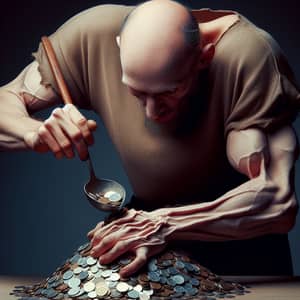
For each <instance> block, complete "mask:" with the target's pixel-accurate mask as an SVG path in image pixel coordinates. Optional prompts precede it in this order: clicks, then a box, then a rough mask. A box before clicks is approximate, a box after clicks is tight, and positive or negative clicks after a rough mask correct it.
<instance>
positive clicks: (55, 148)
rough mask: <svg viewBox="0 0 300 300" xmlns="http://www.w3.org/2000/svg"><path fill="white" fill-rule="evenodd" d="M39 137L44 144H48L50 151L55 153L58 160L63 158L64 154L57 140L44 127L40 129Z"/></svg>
mask: <svg viewBox="0 0 300 300" xmlns="http://www.w3.org/2000/svg"><path fill="white" fill-rule="evenodd" d="M38 137H39V139H41V140H42V142H44V143H46V144H47V146H48V147H49V148H50V150H51V151H52V152H53V153H54V155H55V157H56V158H62V157H63V153H62V151H61V149H60V146H59V145H58V143H57V141H56V140H55V138H54V137H53V136H52V134H51V133H50V132H49V131H48V130H47V128H46V127H45V126H44V125H41V126H40V127H39V129H38Z"/></svg>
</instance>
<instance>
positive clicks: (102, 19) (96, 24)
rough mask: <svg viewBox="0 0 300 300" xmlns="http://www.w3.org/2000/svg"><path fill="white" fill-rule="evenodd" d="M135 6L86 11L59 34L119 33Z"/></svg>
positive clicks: (62, 28) (96, 8)
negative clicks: (126, 17)
mask: <svg viewBox="0 0 300 300" xmlns="http://www.w3.org/2000/svg"><path fill="white" fill-rule="evenodd" d="M133 8H134V6H126V5H113V4H104V5H97V6H94V7H91V8H89V9H86V10H84V11H82V12H80V13H78V14H76V15H75V16H73V17H71V18H70V19H69V20H67V21H66V22H65V23H64V24H62V25H61V26H60V27H59V28H58V29H57V32H69V31H70V32H72V33H74V32H75V33H77V34H78V35H81V36H85V35H92V34H93V33H97V34H98V35H99V34H101V33H103V34H105V33H115V32H118V30H119V28H120V25H121V24H122V22H123V20H124V18H125V16H126V15H127V14H128V13H130V11H131V10H132V9H133Z"/></svg>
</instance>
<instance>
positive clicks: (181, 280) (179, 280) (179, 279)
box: [171, 275, 184, 284]
mask: <svg viewBox="0 0 300 300" xmlns="http://www.w3.org/2000/svg"><path fill="white" fill-rule="evenodd" d="M171 278H172V279H173V280H174V281H175V282H176V284H183V283H184V278H183V276H181V275H174V276H172V277H171Z"/></svg>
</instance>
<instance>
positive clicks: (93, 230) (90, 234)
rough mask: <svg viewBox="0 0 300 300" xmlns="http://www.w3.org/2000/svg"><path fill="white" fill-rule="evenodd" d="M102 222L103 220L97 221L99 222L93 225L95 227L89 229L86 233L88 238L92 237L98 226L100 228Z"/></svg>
mask: <svg viewBox="0 0 300 300" xmlns="http://www.w3.org/2000/svg"><path fill="white" fill-rule="evenodd" d="M103 224H104V222H103V221H102V222H99V223H98V224H97V225H96V226H95V228H93V229H92V230H90V231H89V232H88V234H87V236H88V238H92V237H93V235H94V233H95V232H96V231H97V230H98V229H99V228H101V227H102V226H103Z"/></svg>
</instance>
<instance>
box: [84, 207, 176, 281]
mask: <svg viewBox="0 0 300 300" xmlns="http://www.w3.org/2000/svg"><path fill="white" fill-rule="evenodd" d="M160 212H161V211H160V210H157V211H153V212H145V211H142V210H138V211H137V210H135V209H130V210H128V211H127V213H126V214H125V215H124V216H123V217H121V218H119V219H117V220H114V221H113V222H111V223H109V224H107V225H105V224H104V222H100V223H99V224H98V225H97V226H96V227H95V228H94V229H93V230H92V231H90V232H89V233H88V238H89V239H90V240H91V243H92V246H93V248H92V250H91V255H92V256H93V257H95V258H98V257H99V261H100V263H101V264H109V263H111V262H112V261H114V260H115V259H117V258H118V257H120V256H121V255H123V254H126V253H132V254H134V256H135V258H134V259H133V260H132V262H131V263H130V264H128V265H127V266H125V267H123V268H122V269H121V271H120V275H121V276H122V277H128V276H130V275H131V274H132V273H135V272H136V271H137V270H139V269H140V268H141V267H142V266H143V265H144V264H145V263H146V262H147V260H148V258H149V257H151V256H153V255H155V254H157V253H159V252H161V251H163V250H164V248H165V247H166V238H167V236H168V235H169V233H168V232H170V230H169V229H170V228H169V225H168V224H167V222H166V218H164V217H163V215H162V214H161V213H160ZM171 231H172V230H171Z"/></svg>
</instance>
